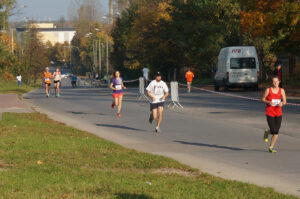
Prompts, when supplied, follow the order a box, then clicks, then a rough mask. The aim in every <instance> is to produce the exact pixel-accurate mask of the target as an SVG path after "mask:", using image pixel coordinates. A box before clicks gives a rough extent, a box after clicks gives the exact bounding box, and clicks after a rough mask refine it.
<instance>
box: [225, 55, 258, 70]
mask: <svg viewBox="0 0 300 199" xmlns="http://www.w3.org/2000/svg"><path fill="white" fill-rule="evenodd" d="M243 68H247V69H255V68H256V64H255V58H254V57H242V58H231V59H230V69H243Z"/></svg>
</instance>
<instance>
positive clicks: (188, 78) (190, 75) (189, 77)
mask: <svg viewBox="0 0 300 199" xmlns="http://www.w3.org/2000/svg"><path fill="white" fill-rule="evenodd" d="M194 77H195V75H194V73H193V72H192V71H191V68H188V70H187V71H186V73H185V78H186V83H187V88H188V90H187V92H188V93H190V92H191V90H192V82H193V79H194Z"/></svg>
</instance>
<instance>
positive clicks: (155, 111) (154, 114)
mask: <svg viewBox="0 0 300 199" xmlns="http://www.w3.org/2000/svg"><path fill="white" fill-rule="evenodd" d="M152 117H153V120H156V119H157V108H155V109H153V110H152Z"/></svg>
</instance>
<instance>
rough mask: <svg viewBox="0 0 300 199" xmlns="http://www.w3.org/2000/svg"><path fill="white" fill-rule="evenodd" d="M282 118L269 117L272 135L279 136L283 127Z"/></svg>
mask: <svg viewBox="0 0 300 199" xmlns="http://www.w3.org/2000/svg"><path fill="white" fill-rule="evenodd" d="M281 120H282V116H278V117H271V116H268V115H267V121H268V125H269V128H270V131H271V134H275V135H277V134H278V133H279V129H280V126H281Z"/></svg>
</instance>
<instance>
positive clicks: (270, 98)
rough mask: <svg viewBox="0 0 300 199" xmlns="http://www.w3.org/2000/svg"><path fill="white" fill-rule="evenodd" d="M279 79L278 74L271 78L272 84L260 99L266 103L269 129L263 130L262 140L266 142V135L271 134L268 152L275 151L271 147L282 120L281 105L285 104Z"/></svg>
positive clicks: (275, 139) (284, 96)
mask: <svg viewBox="0 0 300 199" xmlns="http://www.w3.org/2000/svg"><path fill="white" fill-rule="evenodd" d="M279 84H280V81H279V78H278V76H274V77H273V78H272V86H271V87H270V88H267V89H266V91H265V93H264V95H263V97H262V101H263V102H264V103H266V116H267V122H268V125H269V128H270V130H265V132H264V141H265V142H268V141H269V140H268V135H269V134H272V135H273V136H272V140H271V143H270V147H269V152H271V153H276V152H277V151H276V150H274V149H273V147H274V145H275V143H276V141H277V139H278V133H279V129H280V126H281V120H282V106H284V105H286V95H285V91H284V89H282V88H280V87H279Z"/></svg>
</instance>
